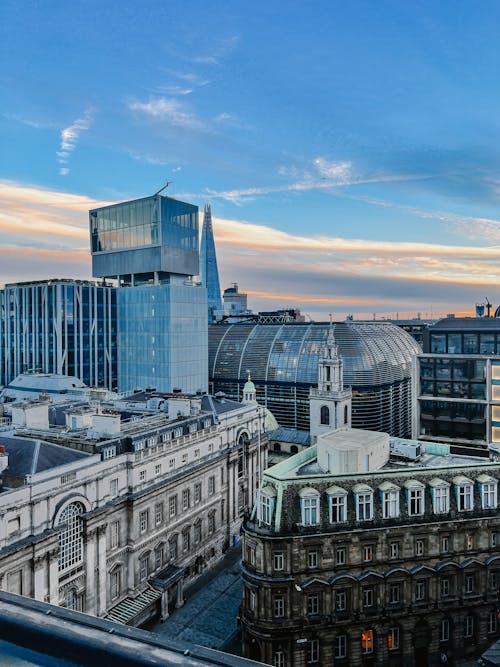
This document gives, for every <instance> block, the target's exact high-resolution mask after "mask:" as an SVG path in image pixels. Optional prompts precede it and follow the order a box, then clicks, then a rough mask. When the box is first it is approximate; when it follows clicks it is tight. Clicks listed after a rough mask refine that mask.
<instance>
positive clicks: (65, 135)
mask: <svg viewBox="0 0 500 667" xmlns="http://www.w3.org/2000/svg"><path fill="white" fill-rule="evenodd" d="M93 116H94V110H93V109H92V108H88V109H86V111H85V112H84V114H83V116H81V117H80V118H77V119H76V120H75V121H74V122H73V123H72V124H71V125H68V127H65V128H64V129H62V130H61V144H60V148H59V150H58V151H57V158H58V162H59V164H60V165H66V164H67V163H68V160H69V157H70V155H71V153H72V152H73V151H74V150H75V148H76V144H77V142H78V139H79V138H80V135H81V134H82V132H85V131H86V130H88V129H89V128H90V125H91V123H92V120H93ZM69 171H70V170H69V167H67V166H62V167H61V168H60V169H59V174H60V175H61V176H66V175H67V174H69Z"/></svg>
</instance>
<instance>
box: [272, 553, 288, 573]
mask: <svg viewBox="0 0 500 667" xmlns="http://www.w3.org/2000/svg"><path fill="white" fill-rule="evenodd" d="M273 564H274V569H275V570H283V569H284V565H285V559H284V555H283V552H282V551H275V552H274V554H273Z"/></svg>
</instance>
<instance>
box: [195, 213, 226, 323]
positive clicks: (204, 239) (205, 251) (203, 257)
mask: <svg viewBox="0 0 500 667" xmlns="http://www.w3.org/2000/svg"><path fill="white" fill-rule="evenodd" d="M200 273H201V282H202V285H205V287H206V289H207V301H208V321H209V322H216V321H217V320H219V319H220V318H221V316H222V300H221V295H220V282H219V269H218V267H217V255H216V254H215V241H214V230H213V227H212V210H211V208H210V204H206V205H205V209H204V215H203V229H202V232H201V247H200Z"/></svg>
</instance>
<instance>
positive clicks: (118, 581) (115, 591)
mask: <svg viewBox="0 0 500 667" xmlns="http://www.w3.org/2000/svg"><path fill="white" fill-rule="evenodd" d="M109 579H110V581H109V587H110V593H111V599H112V600H116V598H119V597H120V593H121V585H122V571H121V568H119V567H118V568H117V569H116V570H113V572H111V574H110V575H109Z"/></svg>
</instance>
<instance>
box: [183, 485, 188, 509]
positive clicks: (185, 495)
mask: <svg viewBox="0 0 500 667" xmlns="http://www.w3.org/2000/svg"><path fill="white" fill-rule="evenodd" d="M182 509H183V510H188V509H189V489H182Z"/></svg>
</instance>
